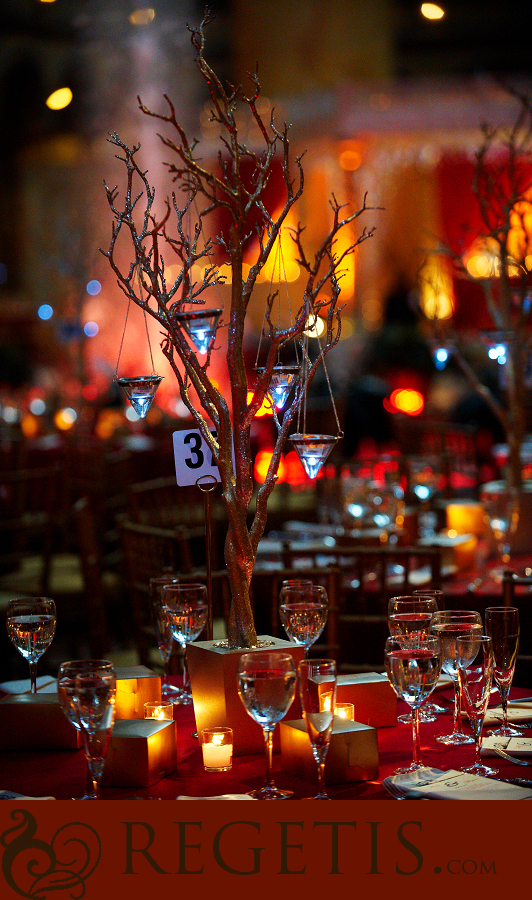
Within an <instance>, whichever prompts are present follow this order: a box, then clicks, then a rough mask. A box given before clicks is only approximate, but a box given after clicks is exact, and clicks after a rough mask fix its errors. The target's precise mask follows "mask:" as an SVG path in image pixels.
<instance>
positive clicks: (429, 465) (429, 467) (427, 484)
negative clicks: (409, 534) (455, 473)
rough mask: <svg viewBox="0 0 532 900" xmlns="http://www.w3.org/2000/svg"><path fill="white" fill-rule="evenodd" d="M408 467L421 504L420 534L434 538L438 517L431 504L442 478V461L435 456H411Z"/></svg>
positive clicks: (413, 488)
mask: <svg viewBox="0 0 532 900" xmlns="http://www.w3.org/2000/svg"><path fill="white" fill-rule="evenodd" d="M408 467H409V483H410V487H411V489H412V492H413V493H414V495H415V497H416V498H417V499H418V500H419V503H420V512H419V524H420V532H421V534H422V536H423V537H427V538H431V537H432V538H433V537H434V535H435V531H436V522H437V517H436V514H435V513H434V512H433V511H432V509H431V503H432V499H433V497H434V496H435V494H436V492H437V490H438V487H439V481H440V478H441V463H440V460H439V459H438V457H437V456H436V455H435V454H428V455H422V456H410V457H409V460H408Z"/></svg>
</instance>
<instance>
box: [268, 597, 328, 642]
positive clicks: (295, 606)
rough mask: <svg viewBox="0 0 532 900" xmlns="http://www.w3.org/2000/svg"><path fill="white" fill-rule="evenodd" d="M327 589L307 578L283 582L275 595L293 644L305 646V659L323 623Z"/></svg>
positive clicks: (284, 625) (324, 622)
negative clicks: (306, 579) (277, 595)
mask: <svg viewBox="0 0 532 900" xmlns="http://www.w3.org/2000/svg"><path fill="white" fill-rule="evenodd" d="M328 612H329V606H328V598H327V591H326V590H325V588H324V587H322V586H321V585H319V584H313V583H312V582H310V581H300V582H297V581H293V582H290V583H288V584H284V585H283V587H282V588H281V591H280V594H279V615H280V618H281V622H282V623H283V628H284V630H285V631H286V633H287V635H288V638H289V639H290V640H291V641H292V643H293V644H299V645H302V646H303V647H304V648H305V659H307V658H308V653H309V649H310V647H311V646H312V644H314V643H315V642H316V641H317V640H318V638H319V636H320V635H321V633H322V632H323V629H324V628H325V625H326V623H327V615H328Z"/></svg>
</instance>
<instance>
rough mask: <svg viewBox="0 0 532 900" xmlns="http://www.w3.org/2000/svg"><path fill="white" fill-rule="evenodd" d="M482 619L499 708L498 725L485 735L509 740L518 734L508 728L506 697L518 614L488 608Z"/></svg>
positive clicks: (506, 608) (512, 668)
mask: <svg viewBox="0 0 532 900" xmlns="http://www.w3.org/2000/svg"><path fill="white" fill-rule="evenodd" d="M484 615H485V626H486V633H487V634H489V635H490V637H491V640H492V645H493V661H494V662H493V679H494V681H495V683H496V685H497V687H498V688H499V694H500V697H501V707H502V725H501V726H500V728H494V729H492V730H491V731H490V732H489V734H494V735H496V736H497V737H512V736H513V735H519V734H521V732H520V731H519V730H518V729H517V728H514V727H513V726H512V725H509V724H508V694H509V693H510V688H511V686H512V681H513V677H514V672H515V662H516V659H517V650H518V648H519V633H520V626H519V610H518V609H517V607H515V606H488V607H486V610H485V613H484Z"/></svg>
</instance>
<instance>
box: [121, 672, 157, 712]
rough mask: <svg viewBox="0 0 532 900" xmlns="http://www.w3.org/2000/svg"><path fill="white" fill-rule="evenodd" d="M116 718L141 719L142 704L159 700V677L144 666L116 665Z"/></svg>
mask: <svg viewBox="0 0 532 900" xmlns="http://www.w3.org/2000/svg"><path fill="white" fill-rule="evenodd" d="M115 671H116V706H115V716H116V718H117V719H143V718H144V704H145V703H146V702H147V701H148V700H155V701H160V700H161V678H160V676H159V675H155V673H154V672H152V671H151V669H148V668H146V666H118V667H117V668H116V669H115Z"/></svg>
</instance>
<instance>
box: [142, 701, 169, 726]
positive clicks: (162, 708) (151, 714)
mask: <svg viewBox="0 0 532 900" xmlns="http://www.w3.org/2000/svg"><path fill="white" fill-rule="evenodd" d="M144 718H145V719H158V720H159V721H160V722H166V721H168V720H171V719H173V718H174V704H173V703H170V701H169V700H149V701H148V702H147V703H145V704H144Z"/></svg>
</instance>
